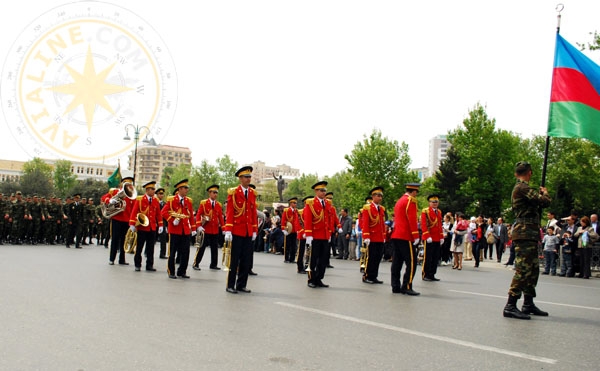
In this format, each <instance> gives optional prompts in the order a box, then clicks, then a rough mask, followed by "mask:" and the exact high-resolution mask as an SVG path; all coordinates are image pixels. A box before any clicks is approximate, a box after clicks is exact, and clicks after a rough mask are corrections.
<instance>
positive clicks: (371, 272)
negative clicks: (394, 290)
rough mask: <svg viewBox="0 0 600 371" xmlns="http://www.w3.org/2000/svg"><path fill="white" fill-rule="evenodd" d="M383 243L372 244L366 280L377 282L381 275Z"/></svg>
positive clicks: (369, 248) (368, 257)
mask: <svg viewBox="0 0 600 371" xmlns="http://www.w3.org/2000/svg"><path fill="white" fill-rule="evenodd" d="M383 247H384V246H383V242H371V243H370V244H369V246H368V247H367V249H368V251H369V252H368V255H367V267H366V268H365V279H369V280H375V279H377V276H378V275H379V263H381V258H382V257H383Z"/></svg>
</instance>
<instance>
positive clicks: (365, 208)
mask: <svg viewBox="0 0 600 371" xmlns="http://www.w3.org/2000/svg"><path fill="white" fill-rule="evenodd" d="M370 207H371V204H364V205H363V207H362V209H363V210H369V208H370Z"/></svg>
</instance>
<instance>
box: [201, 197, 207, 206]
mask: <svg viewBox="0 0 600 371" xmlns="http://www.w3.org/2000/svg"><path fill="white" fill-rule="evenodd" d="M207 201H208V198H205V199H204V200H202V201H200V205H201V206H204V205H205V204H206V202H207Z"/></svg>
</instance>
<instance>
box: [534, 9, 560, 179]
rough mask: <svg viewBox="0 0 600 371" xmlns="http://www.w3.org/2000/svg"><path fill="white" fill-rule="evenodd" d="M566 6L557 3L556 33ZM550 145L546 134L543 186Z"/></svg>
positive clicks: (558, 31)
mask: <svg viewBox="0 0 600 371" xmlns="http://www.w3.org/2000/svg"><path fill="white" fill-rule="evenodd" d="M564 8H565V6H564V5H563V4H561V3H559V4H557V5H556V11H557V12H558V14H557V15H556V34H557V35H558V34H560V20H561V14H560V12H562V11H563V9H564ZM554 53H555V54H556V44H555V45H554ZM552 80H554V73H552ZM549 147H550V136H549V135H546V146H545V148H544V163H543V165H542V182H541V184H540V185H541V186H542V187H545V186H546V169H547V167H548V148H549Z"/></svg>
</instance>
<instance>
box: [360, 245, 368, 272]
mask: <svg viewBox="0 0 600 371" xmlns="http://www.w3.org/2000/svg"><path fill="white" fill-rule="evenodd" d="M368 257H369V249H367V244H366V243H364V242H363V244H362V246H361V247H360V271H361V272H363V271H364V270H365V268H366V267H367V259H368Z"/></svg>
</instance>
